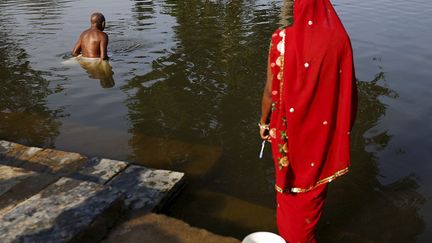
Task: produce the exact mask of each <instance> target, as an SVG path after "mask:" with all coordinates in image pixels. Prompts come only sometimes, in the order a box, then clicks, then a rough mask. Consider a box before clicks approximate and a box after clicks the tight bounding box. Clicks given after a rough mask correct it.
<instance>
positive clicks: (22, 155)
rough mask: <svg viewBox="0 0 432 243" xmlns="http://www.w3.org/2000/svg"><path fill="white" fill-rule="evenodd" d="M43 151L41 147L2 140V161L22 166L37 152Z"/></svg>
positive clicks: (0, 156) (0, 146)
mask: <svg viewBox="0 0 432 243" xmlns="http://www.w3.org/2000/svg"><path fill="white" fill-rule="evenodd" d="M40 151H42V149H41V148H36V147H27V146H24V145H21V144H17V143H12V142H7V141H1V142H0V163H1V164H4V165H11V166H15V167H21V166H22V165H23V164H24V163H25V162H26V161H28V160H30V158H31V157H33V156H34V155H35V154H37V153H39V152H40Z"/></svg>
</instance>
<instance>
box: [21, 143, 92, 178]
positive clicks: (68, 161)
mask: <svg viewBox="0 0 432 243" xmlns="http://www.w3.org/2000/svg"><path fill="white" fill-rule="evenodd" d="M86 161H87V158H86V157H85V156H83V155H81V154H78V153H72V152H64V151H59V150H54V149H44V150H42V151H40V152H38V153H36V154H35V155H34V156H32V157H31V158H30V159H28V160H27V161H26V162H25V163H24V164H22V165H21V167H22V168H24V169H27V170H34V171H38V172H42V173H61V174H68V173H73V172H76V171H78V170H79V169H80V168H81V167H82V166H83V165H84V164H85V162H86Z"/></svg>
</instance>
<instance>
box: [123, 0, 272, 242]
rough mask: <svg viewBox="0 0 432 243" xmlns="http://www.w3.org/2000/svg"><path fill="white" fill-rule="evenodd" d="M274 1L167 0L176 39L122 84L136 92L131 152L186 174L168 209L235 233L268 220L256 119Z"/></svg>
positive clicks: (265, 226)
mask: <svg viewBox="0 0 432 243" xmlns="http://www.w3.org/2000/svg"><path fill="white" fill-rule="evenodd" d="M271 6H272V7H268V6H266V7H265V8H262V9H259V10H256V9H255V8H256V6H255V5H253V4H250V2H248V1H233V2H230V3H222V2H213V1H212V2H208V1H207V2H201V1H166V5H163V8H164V11H165V12H166V13H168V14H170V15H172V16H174V17H175V18H176V22H177V25H176V26H174V28H173V29H174V33H175V41H177V45H176V47H175V48H174V49H172V50H170V51H167V52H168V53H167V54H166V55H165V56H162V57H160V58H158V59H156V60H154V61H153V63H152V71H150V72H149V73H147V74H145V75H142V76H136V77H134V78H133V79H131V80H129V81H128V83H127V85H125V86H123V87H122V88H123V89H124V90H125V91H131V90H133V91H134V95H131V96H130V97H129V98H128V100H127V106H128V108H129V111H128V116H129V119H130V121H131V124H132V126H131V128H130V130H129V132H130V133H131V135H132V138H131V140H130V145H131V146H132V148H133V150H134V155H133V157H131V158H130V159H131V160H132V161H135V162H136V163H142V164H145V165H149V166H152V167H158V168H165V169H173V170H180V171H184V172H186V173H187V174H188V176H189V179H188V182H189V187H188V189H187V190H186V192H185V193H183V194H182V195H181V196H180V198H179V199H178V201H177V202H176V203H175V205H173V207H172V208H171V209H170V211H169V212H167V213H168V214H170V215H171V216H175V217H177V218H180V219H184V220H186V221H187V222H188V223H190V224H192V225H195V226H199V227H204V228H207V229H210V230H212V231H214V232H217V233H221V234H225V235H235V236H237V237H239V238H241V237H242V236H244V235H245V234H247V233H249V232H250V231H255V230H258V229H259V230H274V229H275V227H274V207H273V198H274V194H273V191H272V190H269V188H271V186H270V185H269V182H270V181H271V180H272V179H269V177H270V178H272V174H271V173H270V175H269V173H267V171H269V170H270V171H271V170H272V169H271V167H270V166H271V163H270V162H268V161H258V160H257V153H258V151H257V150H258V146H259V145H258V143H259V141H258V140H257V139H258V138H257V135H256V133H255V131H256V126H255V125H254V124H256V117H258V114H257V112H258V111H257V107H259V102H260V101H259V95H260V93H261V91H262V88H263V85H264V83H263V82H262V79H263V77H265V60H266V56H267V48H268V44H269V38H270V35H271V33H272V32H273V30H274V29H275V28H276V24H275V23H276V22H277V21H278V17H277V16H278V14H279V11H278V8H276V7H275V6H273V5H271ZM269 19H270V20H273V24H268V21H269ZM257 23H265V24H257ZM261 64H262V65H261ZM239 141H241V142H239ZM246 171H248V172H247V173H246ZM264 171H266V172H264ZM248 174H249V175H248ZM251 180H253V182H252V181H251ZM250 184H252V185H250ZM257 195H260V196H258V197H257ZM251 214H255V215H256V216H257V217H256V218H255V219H254V218H253V216H251Z"/></svg>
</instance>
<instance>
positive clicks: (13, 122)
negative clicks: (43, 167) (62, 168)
mask: <svg viewBox="0 0 432 243" xmlns="http://www.w3.org/2000/svg"><path fill="white" fill-rule="evenodd" d="M0 19H2V18H0ZM0 40H1V42H2V45H0V56H1V58H2V60H1V61H0V76H1V77H2V83H1V86H0V92H1V93H0V137H1V138H2V139H5V140H10V141H15V142H18V143H22V144H26V145H31V146H41V147H46V146H53V145H54V139H55V138H56V136H57V135H58V134H59V130H58V129H59V127H60V125H61V124H60V122H59V121H58V119H57V118H59V117H61V116H62V110H61V109H50V108H48V107H47V105H46V98H47V97H48V96H49V95H50V94H52V91H51V89H50V88H49V82H48V81H47V80H46V79H44V78H43V77H42V76H43V73H42V72H39V71H35V70H33V69H32V68H31V66H30V64H29V62H28V61H27V54H26V52H25V51H24V50H23V49H21V48H20V47H19V46H18V45H17V44H15V43H14V40H13V39H11V38H10V36H9V35H8V34H7V33H5V32H3V31H2V30H0Z"/></svg>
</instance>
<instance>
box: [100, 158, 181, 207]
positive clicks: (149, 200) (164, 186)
mask: <svg viewBox="0 0 432 243" xmlns="http://www.w3.org/2000/svg"><path fill="white" fill-rule="evenodd" d="M183 183H184V173H180V172H173V171H167V170H152V169H149V168H146V167H142V166H136V165H131V166H129V167H128V168H127V169H126V170H125V171H124V172H122V173H121V174H120V175H118V176H116V177H115V178H114V179H113V180H112V181H111V182H109V183H108V185H110V186H111V187H112V188H113V189H114V190H116V191H119V192H122V193H124V194H125V195H126V199H125V206H126V208H128V209H132V210H138V209H140V210H141V209H142V210H145V211H153V210H156V209H157V208H158V207H162V206H163V205H162V204H163V203H164V202H166V201H167V200H168V199H169V197H171V196H172V193H174V191H177V190H178V189H179V187H181V185H183Z"/></svg>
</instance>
